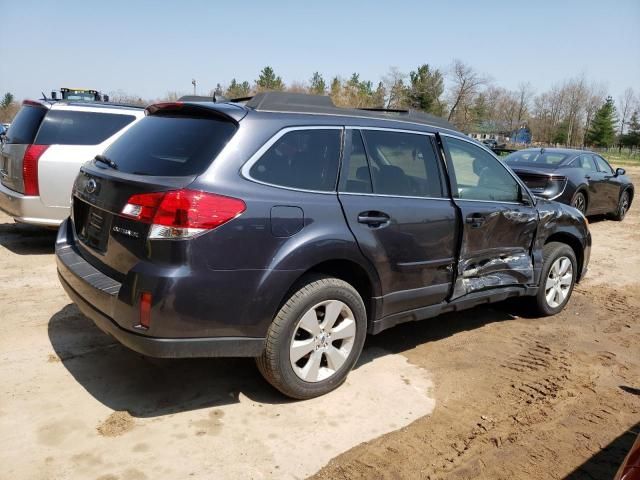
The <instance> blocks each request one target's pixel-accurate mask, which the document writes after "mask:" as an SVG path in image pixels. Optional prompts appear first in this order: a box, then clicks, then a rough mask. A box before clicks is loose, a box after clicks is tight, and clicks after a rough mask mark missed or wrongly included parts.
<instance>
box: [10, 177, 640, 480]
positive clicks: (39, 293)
mask: <svg viewBox="0 0 640 480" xmlns="http://www.w3.org/2000/svg"><path fill="white" fill-rule="evenodd" d="M629 170H630V171H631V173H632V175H633V177H634V181H635V183H636V184H637V185H640V169H638V168H636V169H631V168H630V169H629ZM639 205H640V204H638V205H634V206H633V207H632V210H631V212H630V214H629V216H628V217H627V219H626V220H625V221H624V222H622V223H618V222H613V221H609V220H605V219H601V218H596V219H591V222H592V223H591V231H592V235H593V240H594V247H593V251H592V259H591V264H590V273H589V276H588V278H587V279H586V280H585V281H584V282H583V283H582V284H581V285H579V286H578V287H577V289H576V291H575V292H574V295H573V297H572V300H571V302H570V304H569V306H568V308H567V309H566V310H565V312H563V313H562V314H560V315H558V316H556V317H552V318H547V319H535V318H528V317H527V316H526V312H525V313H523V312H522V311H521V310H520V309H519V308H517V306H514V305H509V304H507V305H496V306H491V307H483V308H477V309H474V310H470V311H467V312H463V313H460V314H453V315H446V316H443V317H439V318H436V319H433V320H428V321H425V322H420V323H414V324H405V325H401V326H398V327H396V328H394V329H391V330H389V331H387V332H384V333H383V334H381V335H378V336H376V337H372V338H370V339H369V340H368V341H367V344H366V347H365V352H364V353H363V357H362V360H361V362H360V363H359V366H358V368H357V369H356V370H355V371H354V372H353V373H352V374H351V376H350V377H349V380H348V383H347V384H346V385H344V386H343V387H342V388H341V389H339V390H338V391H336V392H334V393H332V394H330V395H328V396H325V397H322V398H320V399H315V400H313V401H309V402H289V401H287V400H286V399H284V398H282V396H280V395H279V394H277V393H276V392H274V391H273V390H272V389H271V388H270V387H269V386H268V385H267V384H266V383H265V382H264V381H263V380H262V379H261V378H260V376H259V374H258V373H257V371H256V370H255V368H254V365H253V363H252V361H250V360H223V359H219V360H218V359H212V360H180V361H171V360H162V361H159V360H154V359H149V358H145V357H142V356H140V355H137V354H135V353H133V352H131V351H129V350H127V349H125V348H123V347H121V346H120V345H118V344H116V343H114V341H113V340H112V339H111V338H110V337H108V336H106V335H104V334H103V333H101V332H100V331H99V330H98V329H97V328H96V327H94V326H93V324H92V323H91V322H90V321H89V320H87V319H86V318H84V317H83V316H82V315H81V314H80V313H79V312H78V310H77V309H76V308H75V307H74V306H73V305H72V304H71V303H70V301H69V300H68V298H67V297H66V295H65V294H64V292H63V290H62V289H61V287H60V286H59V284H58V280H57V277H56V272H55V262H54V257H53V240H54V237H55V234H54V233H53V232H47V231H42V230H38V229H34V228H30V227H25V226H19V225H15V224H13V223H12V222H11V220H10V219H9V218H8V217H6V216H0V380H1V381H0V444H1V445H2V448H1V449H0V479H2V480H4V479H5V478H6V479H13V478H20V479H75V478H78V479H80V478H81V479H100V480H136V479H146V478H148V479H151V478H153V479H161V478H171V479H174V478H216V479H219V478H256V479H261V478H304V477H307V476H308V475H311V474H314V473H315V472H317V473H316V476H317V478H321V479H347V478H367V479H369V478H412V479H413V478H431V479H436V478H453V479H463V478H504V479H514V478H515V479H520V478H522V479H525V478H527V479H529V478H587V479H592V478H596V479H600V478H611V476H612V475H613V472H615V469H616V468H617V466H618V464H619V463H620V461H621V460H622V458H623V457H624V455H625V453H626V450H627V449H628V448H629V447H630V446H631V443H632V440H633V433H632V432H633V431H634V429H635V431H636V432H637V431H638V429H639V428H640V395H639V394H640V347H639V345H640V315H639V313H638V312H639V311H640V310H639V309H640V207H639ZM334 457H335V458H334ZM332 458H333V460H331V459H332ZM327 462H328V463H327ZM323 466H324V467H323Z"/></svg>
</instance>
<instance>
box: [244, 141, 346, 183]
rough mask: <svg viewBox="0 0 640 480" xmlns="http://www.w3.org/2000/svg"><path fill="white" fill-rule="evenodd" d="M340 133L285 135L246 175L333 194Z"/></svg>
mask: <svg viewBox="0 0 640 480" xmlns="http://www.w3.org/2000/svg"><path fill="white" fill-rule="evenodd" d="M341 132H342V130H340V129H318V130H293V131H291V132H287V133H285V134H284V135H283V136H282V137H280V138H279V139H278V140H277V141H276V142H275V143H274V144H273V145H272V146H271V148H269V150H267V151H266V152H265V153H264V155H262V157H260V159H259V160H258V161H257V162H256V163H254V164H253V166H252V167H251V170H249V174H250V175H251V177H252V178H254V179H256V180H259V181H261V182H266V183H271V184H273V185H279V186H282V187H290V188H301V189H305V190H319V191H323V192H328V191H332V190H335V187H336V179H337V176H338V163H339V158H340V140H341V138H340V137H341Z"/></svg>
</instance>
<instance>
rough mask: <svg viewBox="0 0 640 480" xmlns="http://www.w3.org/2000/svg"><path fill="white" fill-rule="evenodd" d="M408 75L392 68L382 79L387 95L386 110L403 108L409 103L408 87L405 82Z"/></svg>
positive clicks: (396, 68)
mask: <svg viewBox="0 0 640 480" xmlns="http://www.w3.org/2000/svg"><path fill="white" fill-rule="evenodd" d="M407 76H408V75H407V74H406V73H402V72H401V71H400V70H398V67H390V68H389V71H388V72H387V74H386V75H385V76H383V77H382V85H383V87H384V90H385V92H386V93H387V98H386V103H385V108H403V107H404V106H405V105H406V103H407V87H406V85H405V80H406V79H407Z"/></svg>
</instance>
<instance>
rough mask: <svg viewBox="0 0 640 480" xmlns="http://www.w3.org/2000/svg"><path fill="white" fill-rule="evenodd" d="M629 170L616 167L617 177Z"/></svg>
mask: <svg viewBox="0 0 640 480" xmlns="http://www.w3.org/2000/svg"><path fill="white" fill-rule="evenodd" d="M625 173H627V171H626V170H625V169H624V168H616V177H617V176H618V175H624V174H625Z"/></svg>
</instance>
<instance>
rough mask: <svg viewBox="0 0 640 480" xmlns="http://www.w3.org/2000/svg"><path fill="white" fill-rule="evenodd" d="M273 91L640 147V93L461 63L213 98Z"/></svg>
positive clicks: (3, 111)
mask: <svg viewBox="0 0 640 480" xmlns="http://www.w3.org/2000/svg"><path fill="white" fill-rule="evenodd" d="M265 91H289V92H303V93H311V94H317V95H329V96H330V97H331V98H332V100H333V102H334V103H335V104H336V105H338V106H343V107H354V108H385V109H414V110H419V111H422V112H426V113H430V114H433V115H437V116H439V117H443V118H445V119H447V120H448V121H450V122H451V123H453V124H454V125H456V126H457V127H458V128H459V129H460V130H462V131H463V132H466V133H472V132H473V133H486V134H496V133H499V134H503V135H505V136H509V137H513V133H514V132H515V131H516V130H518V129H520V128H527V129H528V130H529V131H530V132H531V135H532V137H533V141H534V142H535V143H539V144H545V145H564V146H574V147H575V146H578V147H580V146H597V147H611V146H613V145H619V146H620V147H622V146H626V147H630V148H632V149H634V148H638V147H640V125H639V117H640V99H639V98H638V95H636V92H634V90H633V89H632V88H628V89H627V90H625V92H624V93H623V95H622V96H620V98H618V99H617V102H616V101H614V99H613V97H611V96H610V95H608V92H607V91H606V89H605V88H604V86H602V85H600V84H597V83H593V82H589V81H588V80H587V79H586V78H585V77H584V76H579V77H576V78H572V79H568V80H565V81H563V82H560V83H558V84H556V85H555V86H553V87H552V88H550V89H549V90H547V91H543V92H535V91H534V89H533V87H532V86H531V84H530V83H527V82H522V83H520V84H519V85H518V87H517V88H516V89H514V90H509V89H505V88H503V87H501V86H499V85H497V84H496V83H495V82H494V81H493V80H492V79H491V78H490V77H489V76H487V75H485V74H483V73H481V72H479V71H477V70H476V69H474V68H473V67H471V66H470V65H468V64H466V63H464V62H462V61H461V60H454V61H453V62H452V63H451V65H450V66H449V67H447V68H437V67H434V66H432V65H429V64H427V63H424V64H421V65H418V66H417V67H416V68H415V69H414V70H411V71H409V72H403V71H401V70H399V69H398V68H395V67H391V68H389V70H388V71H387V73H386V74H385V75H383V76H382V77H381V78H380V79H379V80H378V81H377V82H374V81H371V80H368V79H364V78H362V77H361V76H360V74H359V73H357V72H355V73H352V74H351V75H350V76H348V77H341V76H334V77H331V78H329V79H325V77H324V76H323V75H322V74H321V73H320V72H313V73H312V74H311V76H310V77H309V79H308V80H307V81H304V82H300V81H294V82H291V83H290V84H286V83H285V82H284V81H283V79H282V77H281V76H279V75H277V74H276V72H275V71H274V69H273V68H272V67H270V66H265V67H264V68H263V69H262V70H261V71H260V72H259V75H258V77H257V78H256V79H255V80H254V81H253V82H250V81H248V80H244V79H237V78H232V79H231V81H230V82H228V83H226V84H221V83H218V84H217V85H216V87H215V88H214V89H212V90H211V91H209V92H208V93H209V95H210V96H214V95H215V96H217V97H225V98H228V99H233V98H242V97H248V96H251V95H253V94H255V93H258V92H265ZM110 93H111V95H110V97H111V100H112V101H119V102H125V103H136V104H147V103H151V102H152V101H171V100H176V99H177V98H179V96H180V94H179V93H178V92H168V93H167V95H165V96H164V97H163V98H159V99H153V100H150V99H147V100H143V99H142V98H140V97H137V96H134V95H129V94H127V93H126V92H123V91H116V92H110ZM7 95H11V94H7ZM7 100H9V101H8V103H7ZM14 103H15V102H14V101H13V98H12V96H11V98H9V99H7V96H6V95H5V98H4V101H3V102H2V103H1V104H0V118H6V117H7V116H9V115H11V112H12V111H13V110H12V105H14ZM14 113H15V112H14ZM3 121H6V120H3Z"/></svg>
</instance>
